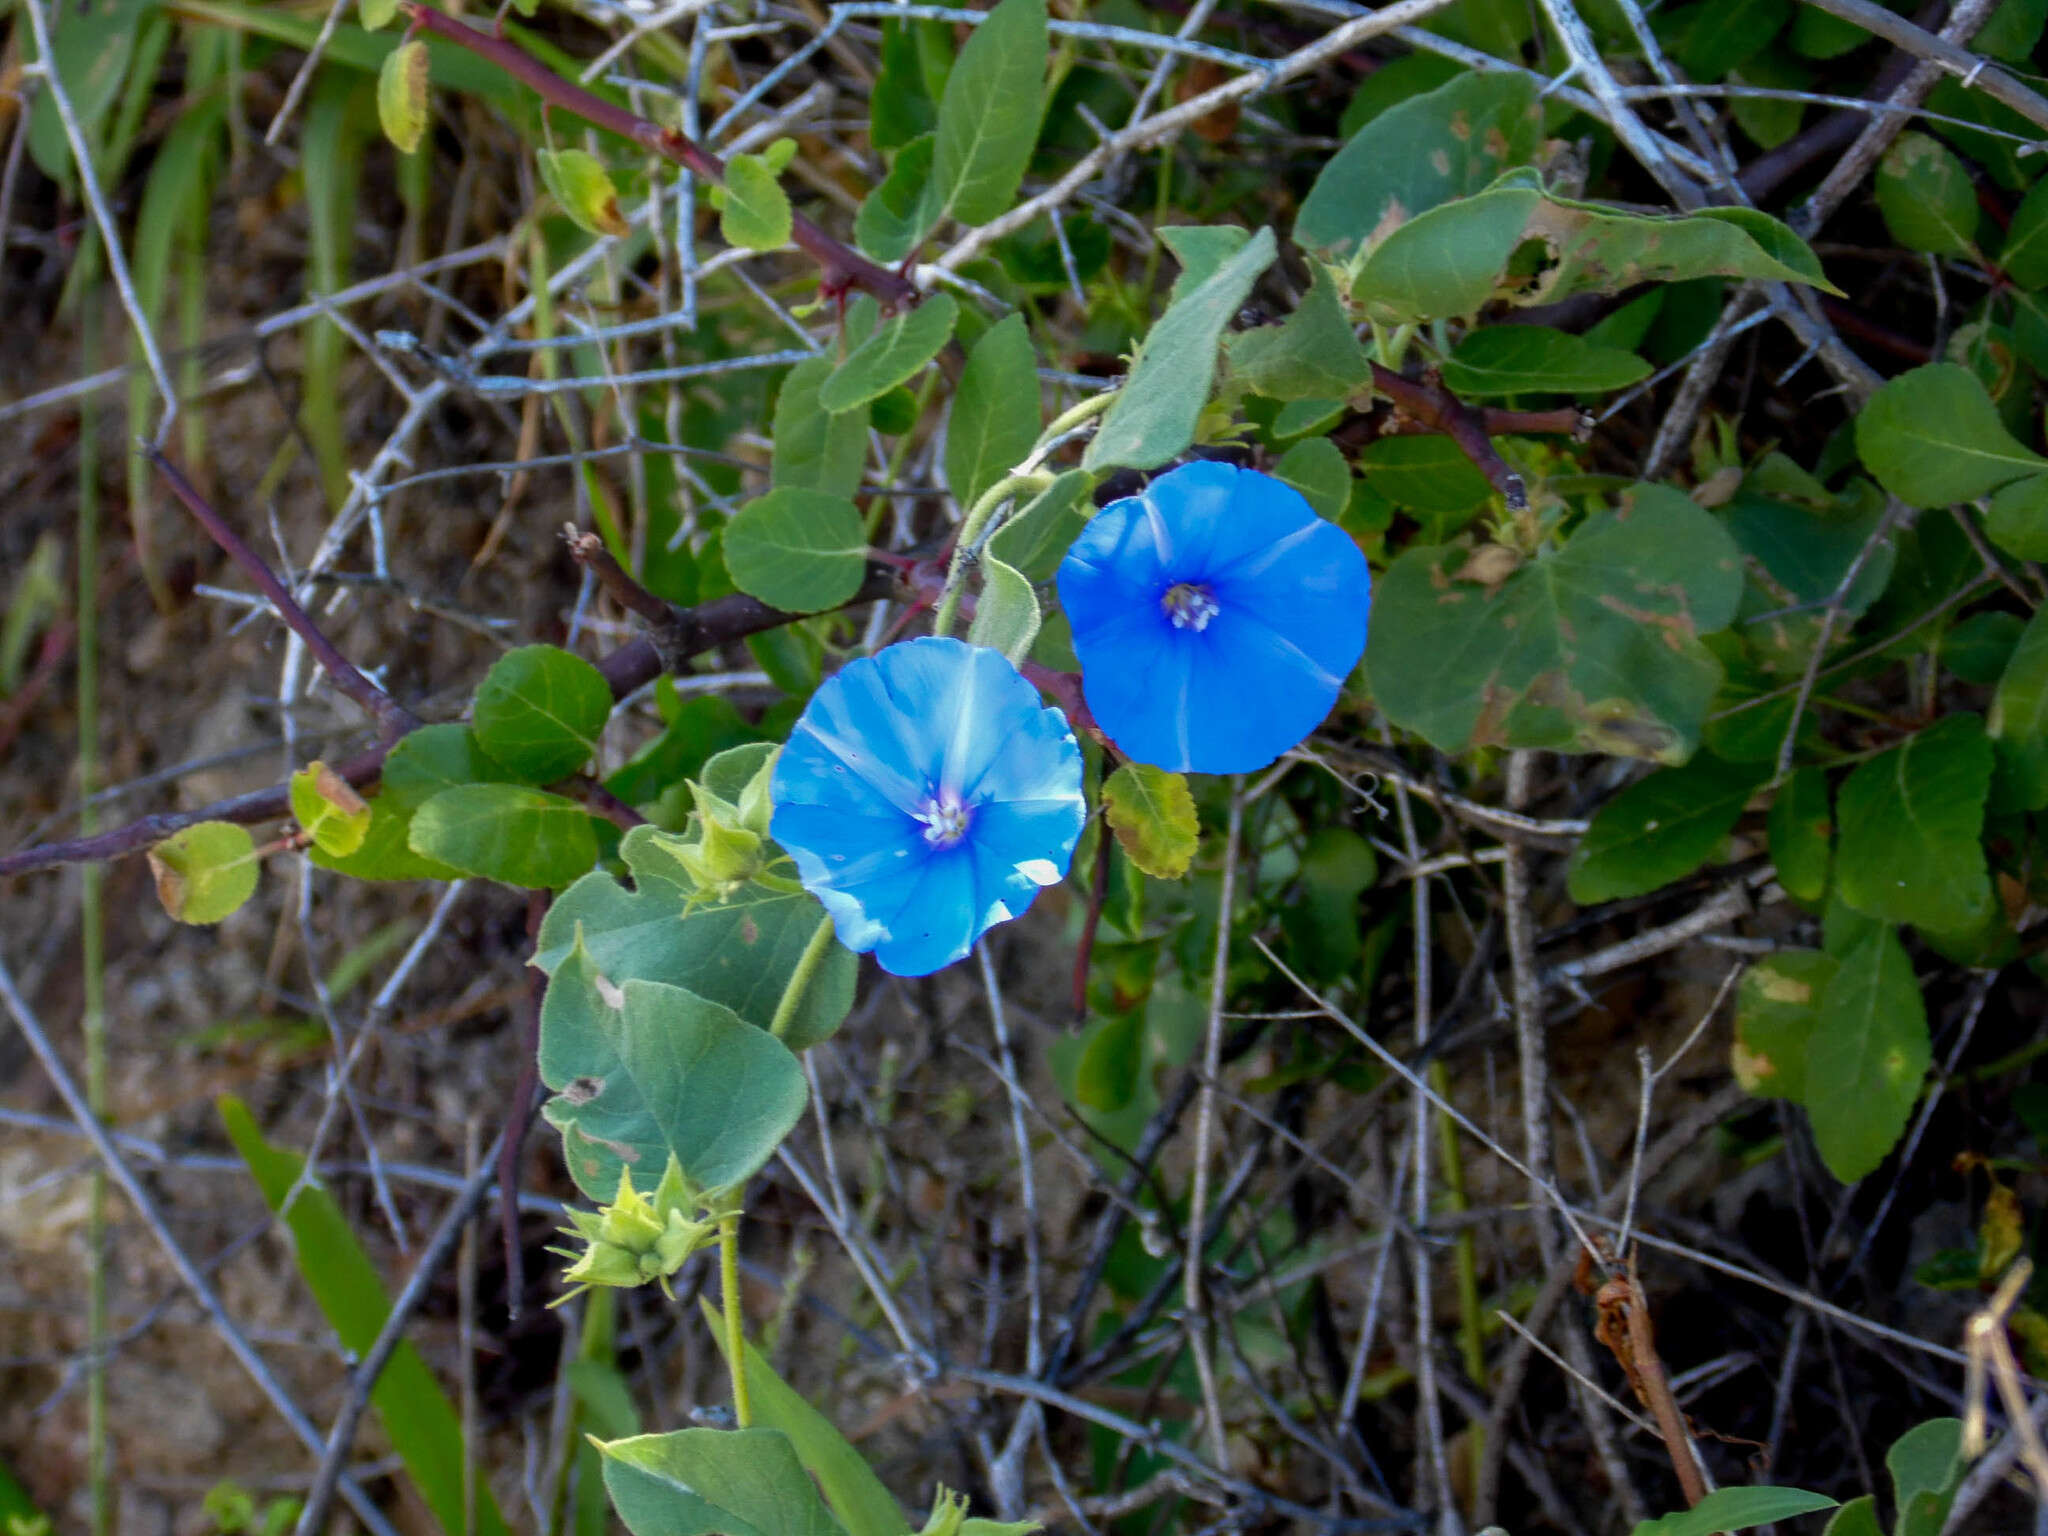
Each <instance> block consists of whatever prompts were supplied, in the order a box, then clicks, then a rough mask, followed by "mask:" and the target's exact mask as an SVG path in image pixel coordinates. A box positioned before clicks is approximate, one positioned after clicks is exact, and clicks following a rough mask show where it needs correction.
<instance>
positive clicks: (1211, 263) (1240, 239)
mask: <svg viewBox="0 0 2048 1536" xmlns="http://www.w3.org/2000/svg"><path fill="white" fill-rule="evenodd" d="M1159 238H1160V241H1161V242H1162V243H1163V244H1164V245H1165V246H1166V248H1167V249H1168V250H1169V251H1171V252H1173V259H1174V260H1175V261H1177V262H1179V263H1180V275H1179V276H1178V277H1176V278H1174V280H1173V286H1172V287H1171V288H1169V289H1168V290H1167V292H1166V305H1167V308H1169V309H1171V308H1172V307H1173V306H1174V305H1176V304H1178V303H1179V302H1180V301H1181V300H1182V299H1184V298H1186V297H1187V296H1188V295H1189V294H1191V293H1193V292H1194V291H1195V290H1196V289H1197V288H1199V287H1201V286H1202V284H1204V283H1206V282H1207V281H1209V279H1210V278H1212V277H1214V276H1215V275H1216V274H1217V273H1218V272H1220V271H1222V270H1223V267H1224V264H1225V263H1226V262H1228V261H1229V260H1230V258H1231V257H1233V256H1235V255H1236V254H1237V253H1238V252H1239V251H1242V250H1243V249H1244V248H1245V246H1247V245H1248V244H1250V243H1251V238H1252V232H1251V231H1250V230H1248V229H1246V228H1244V227H1243V226H1242V225H1239V224H1162V225H1161V226H1160V228H1159Z"/></svg>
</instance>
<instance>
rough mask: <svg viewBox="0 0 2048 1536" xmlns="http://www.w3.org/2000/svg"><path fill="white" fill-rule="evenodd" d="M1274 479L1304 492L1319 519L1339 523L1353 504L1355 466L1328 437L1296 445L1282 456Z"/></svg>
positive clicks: (1304, 441)
mask: <svg viewBox="0 0 2048 1536" xmlns="http://www.w3.org/2000/svg"><path fill="white" fill-rule="evenodd" d="M1273 475H1274V478H1276V479H1279V480H1285V481H1286V482H1287V483H1288V484H1289V485H1291V486H1293V487H1294V488H1295V489H1296V490H1297V491H1299V492H1301V494H1302V498H1303V500H1305V501H1307V502H1308V504H1309V505H1310V506H1311V507H1313V508H1315V511H1316V515H1317V516H1318V517H1327V518H1328V519H1330V521H1332V522H1335V521H1336V520H1337V519H1338V518H1339V517H1341V516H1343V514H1344V509H1345V508H1346V507H1348V506H1349V505H1350V504H1351V466H1350V465H1349V464H1347V463H1345V462H1344V451H1343V450H1342V449H1341V448H1339V447H1338V446H1337V445H1336V444H1335V443H1333V442H1331V441H1330V440H1329V439H1328V438H1327V437H1310V438H1305V439H1303V440H1302V441H1301V442H1298V443H1296V444H1295V445H1294V446H1293V447H1292V448H1290V449H1288V450H1287V451H1286V452H1285V453H1283V454H1281V455H1280V457H1279V460H1278V461H1277V462H1276V463H1275V464H1274V465H1273Z"/></svg>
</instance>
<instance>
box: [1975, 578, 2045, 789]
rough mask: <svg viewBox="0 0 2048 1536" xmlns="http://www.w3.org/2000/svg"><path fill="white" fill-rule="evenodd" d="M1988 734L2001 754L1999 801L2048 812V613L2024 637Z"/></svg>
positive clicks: (1995, 702)
mask: <svg viewBox="0 0 2048 1536" xmlns="http://www.w3.org/2000/svg"><path fill="white" fill-rule="evenodd" d="M1985 730H1986V733H1987V734H1988V735H1989V736H1990V737H1991V745H1992V749H1993V750H1994V751H1995V752H1996V754H1997V764H1998V768H1997V783H1998V789H1999V798H2000V801H2001V802H2002V803H2003V804H2006V805H2010V806H2012V807H2014V808H2017V809H2020V810H2027V811H2038V810H2042V809H2044V808H2048V611H2036V612H2035V614H2034V616H2033V617H2032V618H2031V619H2029V620H2027V627H2026V628H2025V629H2024V630H2022V631H2021V632H2020V641H2019V644H2018V645H2016V646H2014V647H2013V653H2012V659H2011V660H2010V661H2008V662H2007V663H2006V665H2005V673H2004V675H2003V676H2002V677H2000V678H1999V680H1998V691H1997V692H1996V693H1995V694H1993V695H1992V699H1991V713H1990V714H1989V715H1988V716H1987V717H1986V720H1985Z"/></svg>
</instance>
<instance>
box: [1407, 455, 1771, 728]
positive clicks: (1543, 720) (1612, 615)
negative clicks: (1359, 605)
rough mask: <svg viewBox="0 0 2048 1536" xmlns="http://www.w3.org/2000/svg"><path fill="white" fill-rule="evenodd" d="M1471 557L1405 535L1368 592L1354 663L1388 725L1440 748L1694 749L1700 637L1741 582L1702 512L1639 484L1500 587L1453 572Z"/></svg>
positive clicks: (1711, 668)
mask: <svg viewBox="0 0 2048 1536" xmlns="http://www.w3.org/2000/svg"><path fill="white" fill-rule="evenodd" d="M1468 557H1469V552H1468V551H1466V550H1464V549H1461V548H1445V547H1436V548H1421V549H1411V550H1409V551H1407V552H1406V553H1405V554H1403V555H1402V556H1401V557H1400V558H1399V559H1398V560H1396V561H1395V562H1394V565H1393V568H1392V569H1391V570H1389V571H1388V573H1387V576H1386V579H1385V581H1384V582H1383V583H1381V585H1380V589H1379V590H1378V591H1377V592H1375V593H1374V594H1373V623H1372V633H1371V638H1370V640H1369V642H1368V644H1367V647H1366V668H1367V671H1368V672H1369V674H1370V676H1371V680H1372V690H1373V694H1374V696H1375V697H1376V698H1377V699H1378V701H1379V703H1380V706H1381V707H1382V708H1383V709H1384V710H1385V711H1386V713H1387V716H1388V718H1389V719H1391V720H1392V721H1393V722H1394V724H1396V725H1398V726H1400V727H1402V728H1403V729H1405V730H1412V731H1416V732H1419V733H1420V734H1421V735H1423V736H1425V737H1427V738H1428V739H1429V740H1430V741H1431V742H1432V743H1434V744H1435V745H1436V746H1438V747H1441V748H1442V749H1443V750H1445V751H1447V752H1462V751H1465V750H1466V749H1467V748H1469V747H1474V746H1501V747H1542V748H1549V749H1551V750H1555V751H1565V752H1610V753H1614V754H1616V755H1620V756H1628V757H1648V758H1655V759H1656V760H1658V761H1659V762H1665V763H1680V762H1684V761H1685V760H1686V759H1687V758H1688V757H1690V756H1691V755H1692V752H1693V749H1694V748H1695V747H1696V746H1698V744H1699V733H1700V724H1701V721H1702V719H1703V718H1704V716H1705V714H1706V710H1707V705H1708V703H1709V701H1710V700H1711V699H1712V698H1713V695H1714V691H1715V689H1716V688H1718V687H1719V686H1720V682H1721V665H1720V663H1719V662H1718V661H1716V660H1715V659H1714V657H1713V656H1712V655H1711V654H1710V653H1709V652H1708V650H1707V648H1706V647H1705V646H1704V645H1702V644H1701V643H1700V638H1699V637H1700V636H1701V635H1703V634H1708V633H1711V632H1712V631H1714V630H1717V629H1720V628H1722V627H1724V626H1725V625H1726V624H1727V623H1728V621H1729V620H1730V619H1731V618H1733V617H1734V614H1735V609H1736V605H1737V603H1738V602H1739V601H1740V598H1741V595H1742V568H1741V556H1740V554H1739V553H1738V552H1737V550H1736V548H1735V544H1734V542H1733V540H1731V539H1730V538H1729V537H1728V534H1727V531H1726V530H1725V529H1723V528H1722V527H1721V525H1720V524H1719V523H1718V522H1716V521H1715V520H1714V518H1713V517H1712V516H1711V515H1710V514H1709V513H1707V512H1705V511H1703V510H1702V509H1701V508H1699V507H1697V506H1695V505H1694V504H1693V503H1692V502H1691V501H1690V500H1689V499H1688V498H1686V497H1685V496H1682V495H1680V494H1679V493H1678V492H1677V491H1674V490H1670V489H1668V488H1665V487H1661V486H1637V487H1636V488H1635V489H1634V490H1633V491H1632V492H1630V493H1629V495H1628V497H1627V498H1626V499H1625V503H1624V505H1623V506H1622V508H1621V509H1619V510H1618V511H1615V512H1612V513H1607V514H1604V515H1602V516H1600V517H1598V518H1596V519H1594V520H1593V521H1591V522H1589V523H1587V524H1586V525H1584V526H1583V527H1581V528H1580V529H1579V530H1578V531H1577V532H1576V533H1575V534H1573V536H1572V537H1571V538H1570V539H1569V540H1568V541H1567V542H1566V543H1565V544H1564V545H1563V547H1562V548H1559V549H1556V550H1553V551H1550V552H1548V553H1546V554H1545V555H1543V556H1541V557H1540V558H1538V559H1536V560H1533V561H1530V562H1528V563H1527V564H1525V565H1523V566H1521V567H1520V568H1519V569H1517V570H1515V571H1514V572H1512V573H1511V574H1510V575H1509V576H1508V577H1507V578H1506V580H1504V581H1502V582H1500V583H1499V585H1498V586H1488V585H1486V584H1483V583H1480V582H1475V581H1470V580H1463V579H1460V574H1459V573H1460V571H1461V569H1462V568H1463V567H1464V565H1465V563H1466V561H1467V559H1468Z"/></svg>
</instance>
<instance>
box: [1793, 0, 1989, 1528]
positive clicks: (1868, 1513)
mask: <svg viewBox="0 0 2048 1536" xmlns="http://www.w3.org/2000/svg"><path fill="white" fill-rule="evenodd" d="M1800 14H1801V15H1802V16H1822V17H1823V18H1824V19H1826V20H1833V18H1832V17H1828V16H1826V14H1825V13H1824V12H1821V11H1807V10H1802V11H1801V13H1800ZM1970 1281H1971V1284H1972V1286H1973V1287H1974V1285H1975V1284H1976V1271H1975V1270H1974V1269H1973V1270H1972V1271H1971V1275H1970ZM1821 1536H1884V1527H1883V1526H1881V1525H1879V1524H1878V1523H1877V1496H1876V1495H1875V1494H1869V1493H1866V1494H1864V1495H1863V1496H1862V1497H1861V1498H1856V1499H1851V1500H1850V1501H1849V1502H1848V1503H1846V1504H1844V1505H1843V1506H1842V1507H1841V1508H1840V1509H1838V1510H1836V1511H1835V1515H1834V1518H1833V1519H1832V1520H1830V1521H1828V1528H1827V1529H1826V1530H1825V1531H1823V1532H1822V1533H1821Z"/></svg>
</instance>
